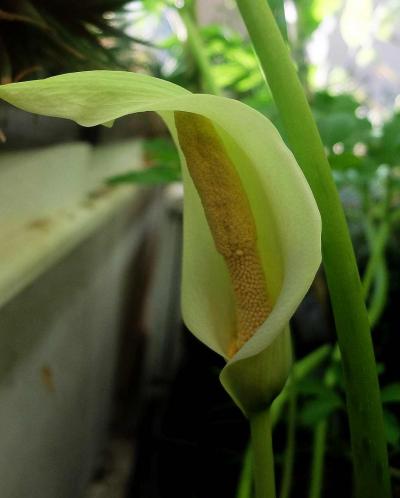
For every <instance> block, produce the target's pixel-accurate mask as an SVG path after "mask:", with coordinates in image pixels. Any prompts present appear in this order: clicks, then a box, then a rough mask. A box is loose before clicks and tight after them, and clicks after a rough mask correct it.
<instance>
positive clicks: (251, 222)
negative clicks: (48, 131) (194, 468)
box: [0, 71, 321, 416]
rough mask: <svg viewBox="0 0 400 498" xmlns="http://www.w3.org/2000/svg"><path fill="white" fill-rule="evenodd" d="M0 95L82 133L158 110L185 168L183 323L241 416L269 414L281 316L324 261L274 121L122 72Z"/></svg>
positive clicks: (317, 227) (283, 331) (297, 174)
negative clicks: (209, 354) (218, 366)
mask: <svg viewBox="0 0 400 498" xmlns="http://www.w3.org/2000/svg"><path fill="white" fill-rule="evenodd" d="M0 98H2V99H4V100H6V101H7V102H9V103H11V104H13V105H15V106H17V107H20V108H22V109H24V110H26V111H29V112H33V113H37V114H43V115H48V116H56V117H62V118H69V119H73V120H74V121H76V122H77V123H79V124H81V125H83V126H93V125H97V124H106V125H109V124H110V123H111V122H112V121H113V120H115V119H116V118H118V117H120V116H123V115H126V114H130V113H135V112H144V111H155V112H158V113H159V114H160V116H161V117H162V118H163V119H164V121H165V122H166V124H167V126H168V127H169V129H170V131H171V134H172V136H173V138H174V140H175V143H176V144H177V147H178V150H179V152H180V157H181V161H182V170H183V183H184V191H185V195H184V235H183V272H182V274H183V275H182V314H183V319H184V321H185V323H186V325H187V327H188V328H189V330H191V331H192V332H193V334H195V335H196V336H197V337H198V338H199V339H200V340H201V341H202V342H203V343H205V344H206V345H207V346H209V347H210V348H211V349H213V350H214V351H215V352H217V353H219V354H220V355H222V356H223V357H224V358H225V359H226V360H227V363H226V366H225V367H224V368H223V370H222V372H221V382H222V384H223V385H224V387H225V389H226V390H227V391H228V392H229V394H230V395H231V396H232V398H233V399H234V401H235V402H236V403H237V405H238V406H239V407H240V408H241V409H242V410H243V412H244V413H246V414H247V415H249V416H250V415H251V414H253V413H255V412H258V411H260V410H263V409H265V408H266V407H267V406H268V405H269V404H270V403H271V401H272V400H273V398H274V397H275V396H276V394H277V393H279V391H280V390H281V388H282V387H283V385H284V383H285V381H286V378H287V375H288V372H289V368H290V363H291V353H290V337H289V320H290V318H291V317H292V315H293V313H294V312H295V310H296V308H297V307H298V305H299V304H300V302H301V300H302V299H303V297H304V295H305V293H306V292H307V290H308V288H309V286H310V285H311V283H312V280H313V278H314V275H315V273H316V271H317V269H318V267H319V265H320V262H321V247H320V239H321V222H320V216H319V212H318V209H317V206H316V203H315V201H314V198H313V196H312V193H311V190H310V188H309V186H308V184H307V182H306V180H305V178H304V176H303V174H302V172H301V170H300V168H299V166H298V165H297V163H296V161H295V159H294V157H293V155H292V154H291V152H290V151H289V149H288V148H287V147H286V145H285V144H284V142H283V140H282V138H281V137H280V135H279V133H278V132H277V130H276V129H275V128H274V126H273V125H272V124H271V123H270V121H269V120H268V119H267V118H265V117H264V116H263V115H261V114H259V113H258V112H256V111H255V110H253V109H251V108H250V107H248V106H246V105H244V104H242V103H240V102H237V101H235V100H231V99H227V98H224V97H216V96H212V95H204V94H200V95H199V94H196V95H195V94H192V93H190V92H188V91H187V90H185V89H183V88H181V87H179V86H177V85H174V84H172V83H169V82H166V81H163V80H160V79H157V78H154V77H151V76H146V75H142V74H135V73H129V72H120V71H88V72H82V73H72V74H65V75H61V76H55V77H52V78H48V79H45V80H41V81H30V82H23V83H12V84H9V85H3V86H0ZM294 119H295V117H294ZM195 183H196V185H195ZM253 329H254V330H253ZM238 330H239V336H238Z"/></svg>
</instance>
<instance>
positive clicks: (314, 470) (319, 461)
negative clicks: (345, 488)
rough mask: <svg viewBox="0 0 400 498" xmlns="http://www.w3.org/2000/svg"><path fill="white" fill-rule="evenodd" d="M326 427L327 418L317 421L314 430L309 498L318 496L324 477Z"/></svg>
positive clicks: (318, 497) (319, 495)
mask: <svg viewBox="0 0 400 498" xmlns="http://www.w3.org/2000/svg"><path fill="white" fill-rule="evenodd" d="M327 429H328V420H327V419H324V420H321V421H320V422H318V424H317V427H316V428H315V431H314V440H313V460H312V464H311V480H310V494H309V498H320V497H321V492H322V484H323V479H324V461H325V446H326V435H327Z"/></svg>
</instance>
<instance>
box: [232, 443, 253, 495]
mask: <svg viewBox="0 0 400 498" xmlns="http://www.w3.org/2000/svg"><path fill="white" fill-rule="evenodd" d="M252 491H253V466H252V462H251V446H250V445H248V446H247V448H246V450H245V453H244V457H243V465H242V471H241V472H240V477H239V484H238V487H237V491H236V498H251V497H252Z"/></svg>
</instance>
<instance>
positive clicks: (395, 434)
mask: <svg viewBox="0 0 400 498" xmlns="http://www.w3.org/2000/svg"><path fill="white" fill-rule="evenodd" d="M383 420H384V423H385V432H386V439H387V442H388V443H390V444H392V445H393V446H398V445H399V443H400V422H399V420H398V419H397V417H395V415H393V413H391V412H389V411H388V410H384V411H383Z"/></svg>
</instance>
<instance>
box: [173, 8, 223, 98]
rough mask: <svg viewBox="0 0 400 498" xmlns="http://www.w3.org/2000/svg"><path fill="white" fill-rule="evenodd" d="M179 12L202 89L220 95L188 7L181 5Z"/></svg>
mask: <svg viewBox="0 0 400 498" xmlns="http://www.w3.org/2000/svg"><path fill="white" fill-rule="evenodd" d="M179 14H180V16H181V19H182V21H183V23H184V25H185V27H186V32H187V41H188V45H189V48H190V51H191V53H192V56H193V58H194V59H195V61H196V65H197V67H198V69H199V71H200V74H201V78H202V83H203V87H204V90H205V91H207V92H208V93H212V94H214V95H221V89H220V88H219V87H218V85H217V84H216V82H215V78H214V77H213V75H212V72H211V65H210V61H209V59H208V56H207V53H206V49H205V46H204V43H203V40H202V37H201V34H200V32H199V29H198V27H197V25H196V24H195V22H194V21H193V19H192V15H191V13H190V10H189V8H188V7H183V8H182V9H180V10H179Z"/></svg>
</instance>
